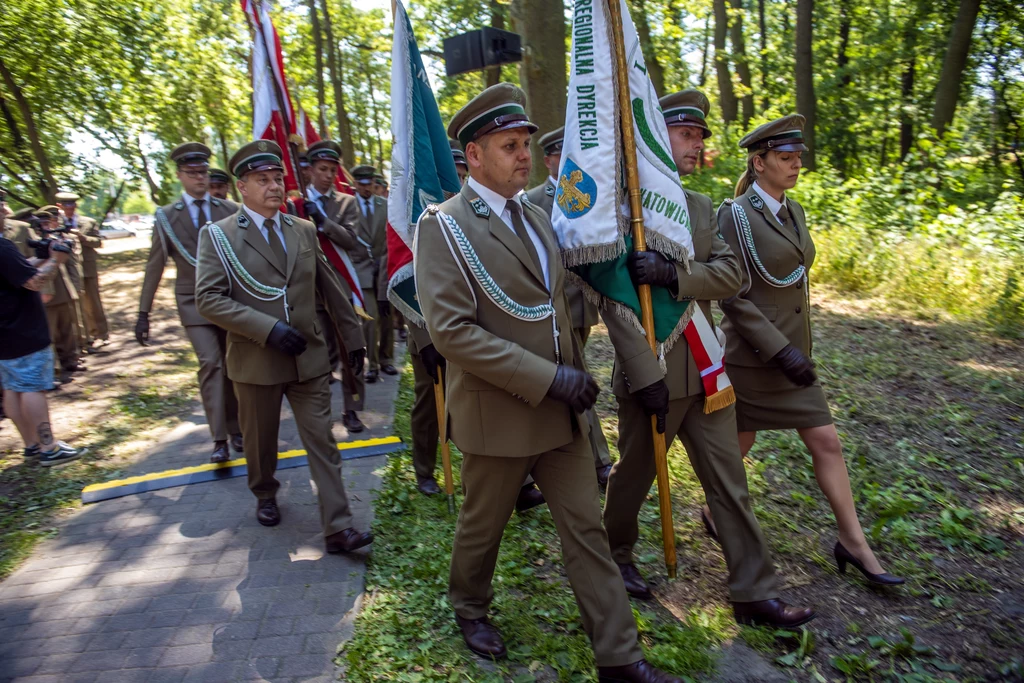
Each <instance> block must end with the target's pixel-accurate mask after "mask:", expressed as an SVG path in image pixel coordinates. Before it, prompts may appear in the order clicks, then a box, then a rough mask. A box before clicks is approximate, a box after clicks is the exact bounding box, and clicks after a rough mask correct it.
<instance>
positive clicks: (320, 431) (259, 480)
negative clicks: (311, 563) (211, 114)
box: [196, 140, 373, 553]
mask: <svg viewBox="0 0 1024 683" xmlns="http://www.w3.org/2000/svg"><path fill="white" fill-rule="evenodd" d="M281 156H282V154H281V148H280V147H278V145H277V143H275V142H273V141H270V140H255V141H253V142H250V143H249V144H246V145H243V146H242V147H241V148H240V149H239V150H238V151H237V152H235V154H234V156H232V157H231V161H230V164H229V165H230V168H231V172H232V174H233V175H234V176H235V177H236V178H237V179H238V180H237V181H236V183H235V186H236V188H237V189H238V192H239V194H241V196H242V206H241V207H240V208H239V209H238V210H237V211H236V212H235V213H234V214H233V215H231V216H228V217H226V218H223V219H221V220H219V221H217V222H216V223H215V224H211V225H207V226H206V227H204V228H203V230H202V231H201V232H200V233H199V253H198V266H197V268H196V307H197V309H198V310H199V313H200V314H201V315H203V316H204V317H206V318H207V319H208V320H210V321H211V322H213V323H214V324H216V325H218V326H220V327H222V328H223V329H225V330H227V372H228V377H230V378H231V380H232V381H233V382H234V386H235V394H236V395H237V396H238V411H239V419H240V422H241V426H242V433H243V434H244V435H245V461H246V466H247V468H248V472H249V489H250V490H251V491H252V492H253V494H254V495H255V496H256V501H257V502H256V519H257V521H259V523H260V524H263V525H264V526H274V525H276V524H279V523H280V521H281V512H280V508H279V507H278V504H277V491H278V488H279V487H280V484H279V482H278V481H277V479H276V478H275V477H274V473H275V471H276V470H277V445H278V428H279V426H280V421H281V401H282V399H283V398H284V397H287V398H288V403H289V405H291V408H292V413H293V415H294V419H295V426H296V428H297V429H298V432H299V438H300V439H301V441H302V445H303V447H304V448H305V449H306V457H307V458H308V460H309V470H310V473H311V474H312V476H313V481H314V482H315V483H316V490H317V496H318V502H319V507H320V518H321V523H322V526H323V534H324V545H325V547H326V550H327V552H329V553H338V552H351V551H353V550H356V549H358V548H362V547H363V546H366V545H368V544H369V543H370V542H371V541H372V540H373V537H372V536H371V535H370V534H369V533H367V532H360V531H357V530H356V529H355V528H353V521H352V511H351V508H350V506H349V501H348V496H347V495H346V494H345V483H344V481H343V479H342V471H341V454H340V453H339V452H338V447H337V441H336V440H335V438H334V434H332V433H331V425H332V422H331V387H330V381H329V378H330V374H331V365H330V361H329V358H328V353H327V340H326V338H325V335H328V334H332V333H333V334H337V335H338V336H339V337H340V339H341V341H342V343H343V345H344V347H345V351H346V353H347V357H348V361H349V363H350V364H351V365H352V366H358V365H360V364H361V363H362V361H363V355H364V353H365V352H364V348H363V335H362V332H361V329H360V328H361V325H360V323H359V318H358V317H357V316H356V312H355V310H354V309H353V307H352V303H351V301H350V300H349V297H348V294H347V293H346V292H345V290H344V288H343V287H342V286H341V283H340V282H339V279H338V276H337V274H336V273H335V272H334V269H333V268H332V267H331V265H330V264H329V263H328V262H327V257H326V256H324V253H323V251H322V250H321V249H320V242H319V240H318V239H317V232H316V226H315V225H314V224H313V223H311V222H310V221H307V220H305V219H302V218H298V217H295V216H290V215H288V214H284V213H281V211H280V207H281V205H282V204H283V203H284V198H285V185H284V167H283V165H282V163H281ZM317 298H320V299H322V300H323V302H324V306H325V307H326V308H327V312H328V318H329V319H330V323H331V329H329V330H324V329H322V328H321V327H320V319H319V318H318V317H317V314H316V301H317Z"/></svg>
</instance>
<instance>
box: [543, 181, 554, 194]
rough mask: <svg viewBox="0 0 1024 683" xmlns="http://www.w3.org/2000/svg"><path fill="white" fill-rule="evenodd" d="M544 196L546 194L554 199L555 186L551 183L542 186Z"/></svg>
mask: <svg viewBox="0 0 1024 683" xmlns="http://www.w3.org/2000/svg"><path fill="white" fill-rule="evenodd" d="M544 194H546V195H547V196H549V197H554V196H555V186H554V185H552V184H551V183H545V184H544Z"/></svg>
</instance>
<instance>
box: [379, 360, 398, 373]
mask: <svg viewBox="0 0 1024 683" xmlns="http://www.w3.org/2000/svg"><path fill="white" fill-rule="evenodd" d="M380 371H381V372H383V373H384V374H385V375H397V374H398V370H396V369H395V366H394V365H392V364H391V363H388V364H387V365H382V366H381V368H380Z"/></svg>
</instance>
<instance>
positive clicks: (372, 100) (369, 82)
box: [361, 59, 384, 172]
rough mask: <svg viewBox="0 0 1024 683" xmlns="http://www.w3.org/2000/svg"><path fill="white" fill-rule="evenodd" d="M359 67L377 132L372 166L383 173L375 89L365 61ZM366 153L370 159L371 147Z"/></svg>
mask: <svg viewBox="0 0 1024 683" xmlns="http://www.w3.org/2000/svg"><path fill="white" fill-rule="evenodd" d="M361 66H362V68H363V74H364V75H365V76H366V87H367V88H368V89H369V91H370V111H371V112H373V129H374V130H375V131H377V163H376V164H374V165H375V166H376V167H377V170H378V171H381V172H383V166H382V164H383V163H384V135H383V134H382V131H381V125H380V113H379V112H378V111H377V98H376V97H374V95H373V93H374V92H375V89H374V87H373V76H372V74H371V73H370V65H369V64H367V62H366V60H365V59H364V60H363V62H362V64H361ZM367 128H369V126H367ZM370 138H371V140H372V139H373V136H372V135H371V136H370ZM366 151H367V154H369V155H370V156H371V157H372V156H373V146H372V145H371V146H370V147H369V148H368V149H367V150H366Z"/></svg>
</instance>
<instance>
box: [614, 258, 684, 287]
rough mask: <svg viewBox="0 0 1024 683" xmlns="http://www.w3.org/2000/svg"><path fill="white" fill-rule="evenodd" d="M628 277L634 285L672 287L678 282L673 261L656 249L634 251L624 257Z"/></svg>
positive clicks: (677, 274)
mask: <svg viewBox="0 0 1024 683" xmlns="http://www.w3.org/2000/svg"><path fill="white" fill-rule="evenodd" d="M626 267H627V268H629V277H630V278H632V280H633V284H636V285H655V286H658V287H674V286H676V284H677V283H678V282H679V273H678V272H676V266H675V263H673V262H672V261H670V260H669V259H667V258H665V257H664V256H662V255H661V254H659V253H658V252H656V251H634V252H630V254H629V256H627V257H626Z"/></svg>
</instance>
